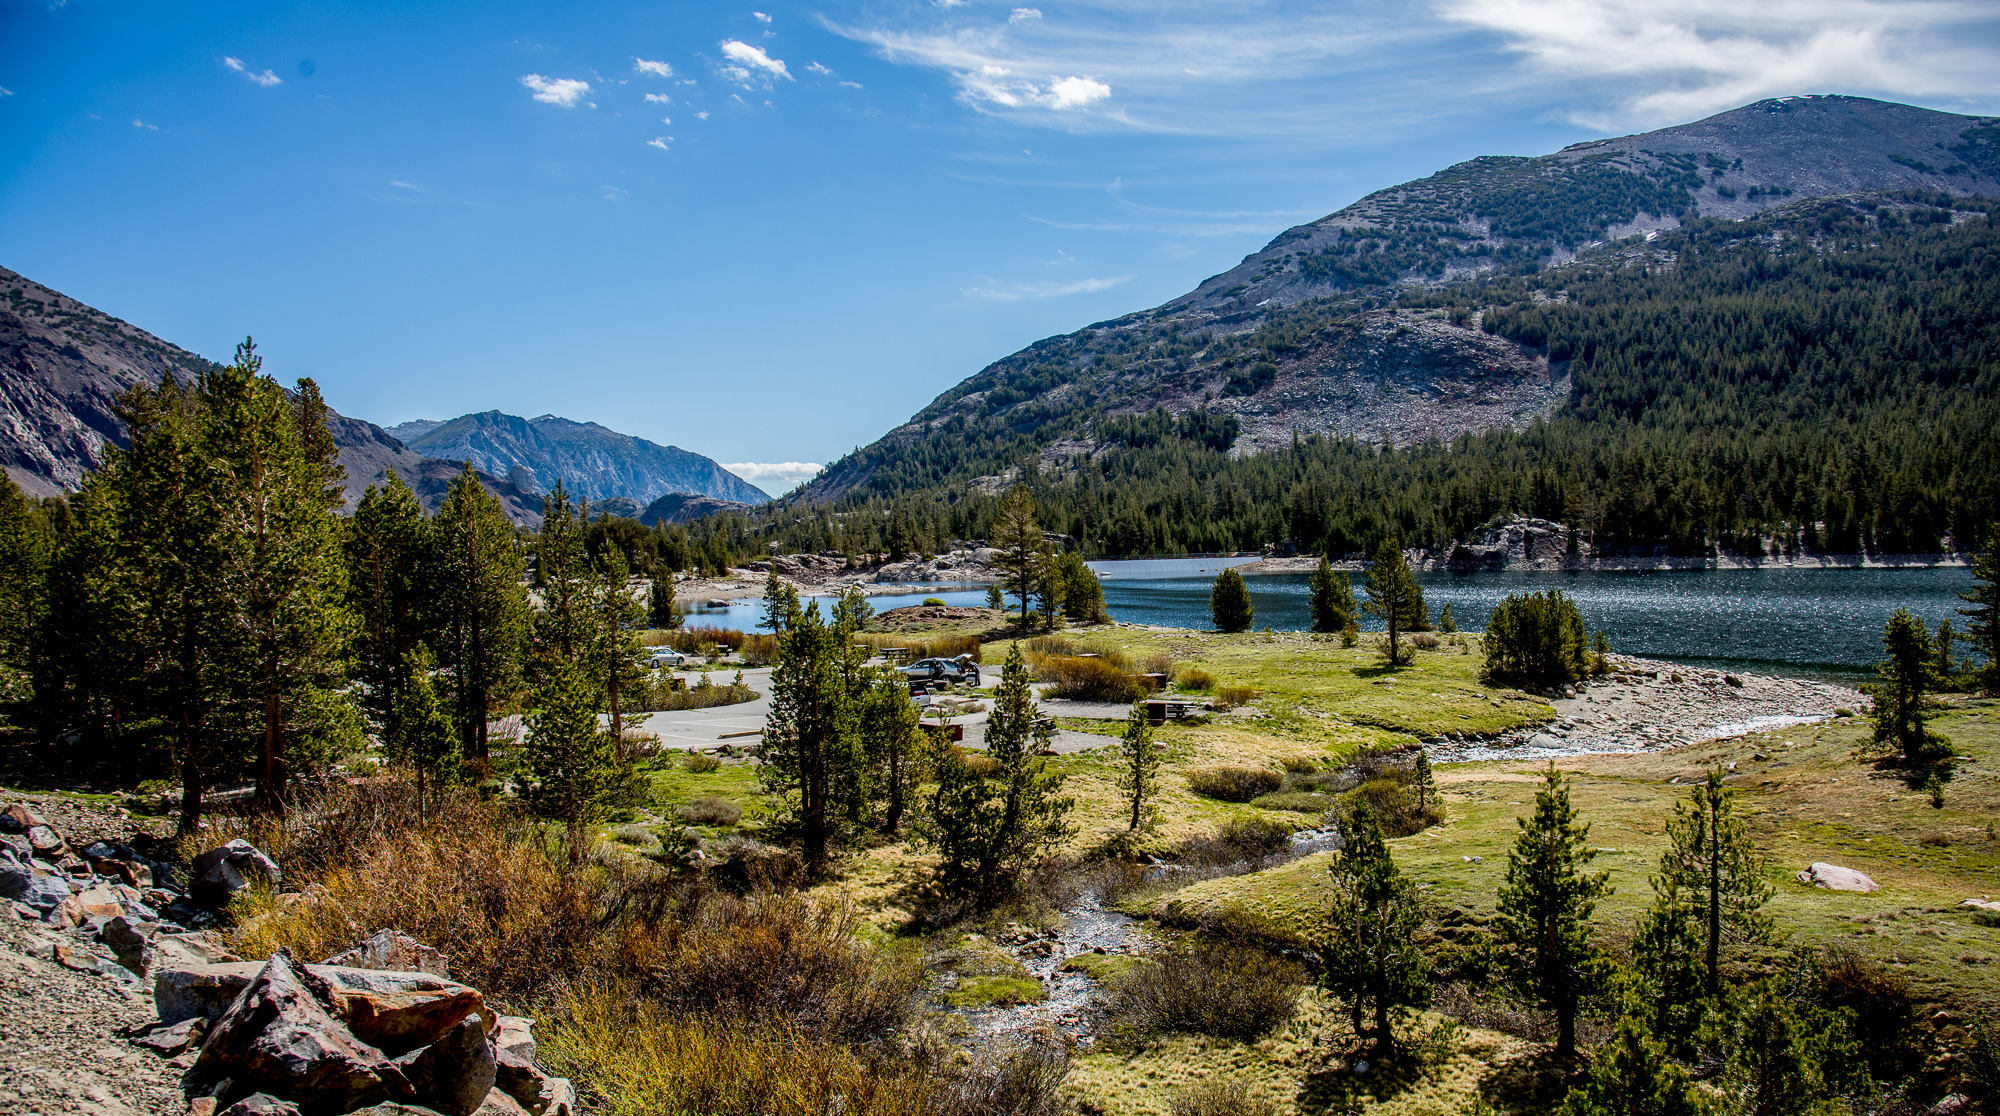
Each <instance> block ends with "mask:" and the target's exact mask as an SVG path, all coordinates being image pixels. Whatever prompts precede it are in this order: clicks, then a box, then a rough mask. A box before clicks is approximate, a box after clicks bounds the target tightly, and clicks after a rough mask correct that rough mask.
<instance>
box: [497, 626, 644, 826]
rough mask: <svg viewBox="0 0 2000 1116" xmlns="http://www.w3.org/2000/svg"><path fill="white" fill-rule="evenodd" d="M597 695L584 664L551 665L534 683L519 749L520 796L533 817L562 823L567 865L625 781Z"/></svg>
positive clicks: (561, 662) (598, 695) (616, 747)
mask: <svg viewBox="0 0 2000 1116" xmlns="http://www.w3.org/2000/svg"><path fill="white" fill-rule="evenodd" d="M602 694H603V690H602V689H601V687H599V686H598V684H597V679H595V678H593V677H591V675H590V672H589V670H588V668H587V665H586V664H580V663H573V662H564V661H560V660H558V661H556V662H554V663H552V664H550V665H549V666H548V667H547V668H546V669H544V670H543V671H542V673H541V677H540V679H539V681H538V682H537V683H536V685H535V692H534V703H535V712H534V713H533V714H531V715H530V716H529V717H528V738H527V742H526V744H525V745H524V747H523V749H522V753H523V758H524V760H525V761H526V762H525V763H524V765H523V769H524V776H523V778H522V785H521V797H522V798H524V799H525V800H526V801H527V802H528V805H529V807H530V808H531V809H533V810H534V811H535V812H536V813H537V814H540V815H541V816H543V817H545V818H552V819H555V820H557V821H560V822H562V823H563V829H564V833H565V834H566V836H567V842H566V843H567V846H568V849H569V862H570V863H571V864H579V863H581V862H582V861H583V856H584V853H586V852H587V851H589V840H590V827H591V826H592V825H594V824H596V823H598V822H600V821H602V820H603V818H604V814H605V811H606V808H607V807H608V806H609V804H610V802H611V799H612V796H613V795H614V794H615V793H616V792H617V790H618V788H619V787H620V786H622V785H623V783H624V777H623V770H622V767H621V765H620V763H619V758H618V741H617V738H615V737H613V736H612V735H611V734H610V733H609V732H607V731H605V730H604V729H602V728H600V727H599V726H598V723H597V717H598V714H599V713H601V712H602V711H603V704H602Z"/></svg>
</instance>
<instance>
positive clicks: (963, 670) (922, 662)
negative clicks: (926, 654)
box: [898, 659, 980, 689]
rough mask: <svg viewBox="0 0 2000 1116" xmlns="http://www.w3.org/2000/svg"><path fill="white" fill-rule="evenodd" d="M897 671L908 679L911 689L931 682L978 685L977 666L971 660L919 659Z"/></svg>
mask: <svg viewBox="0 0 2000 1116" xmlns="http://www.w3.org/2000/svg"><path fill="white" fill-rule="evenodd" d="M898 669H900V670H901V671H902V672H903V677H904V678H907V679H909V682H910V687H911V688H912V689H914V688H916V687H918V686H928V685H930V684H931V683H933V682H950V683H953V684H959V683H970V684H971V685H974V686H977V685H979V684H980V679H979V664H978V663H975V662H973V661H972V660H971V659H919V660H917V661H916V662H914V663H911V664H910V665H908V666H906V667H899V668H898Z"/></svg>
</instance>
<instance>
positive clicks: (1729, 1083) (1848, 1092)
mask: <svg viewBox="0 0 2000 1116" xmlns="http://www.w3.org/2000/svg"><path fill="white" fill-rule="evenodd" d="M1843 1016H1844V1013H1837V1012H1832V1011H1828V1010H1826V1009H1824V1008H1820V1007H1817V1006H1815V1005H1813V1004H1808V1003H1798V1002H1795V1001H1793V1000H1790V999H1788V998H1786V997H1785V996H1784V995H1783V994H1782V993H1781V992H1780V991H1779V989H1778V987H1777V982H1776V981H1774V980H1764V981H1759V982H1758V983H1757V984H1756V986H1755V987H1753V988H1752V989H1751V991H1750V994H1749V996H1748V997H1746V1002H1745V1003H1743V1004H1742V1006H1741V1007H1740V1008H1739V1009H1738V1010H1737V1011H1736V1012H1734V1013H1733V1016H1732V1018H1731V1019H1730V1021H1729V1027H1728V1029H1727V1030H1728V1033H1727V1037H1726V1040H1725V1043H1724V1045H1725V1046H1726V1048H1727V1049H1728V1051H1729V1062H1728V1065H1727V1066H1726V1067H1725V1069H1724V1071H1723V1073H1722V1076H1721V1084H1722V1085H1723V1087H1724V1089H1725V1090H1726V1091H1727V1092H1728V1093H1729V1094H1732V1095H1734V1096H1736V1097H1739V1098H1741V1101H1740V1103H1741V1108H1740V1109H1739V1111H1741V1112H1744V1113H1745V1114H1746V1116H1822V1114H1825V1113H1832V1112H1844V1111H1848V1110H1849V1106H1848V1105H1846V1104H1845V1103H1842V1102H1841V1101H1840V1100H1837V1099H1836V1098H1845V1097H1855V1096H1859V1095H1864V1094H1866V1093H1867V1092H1869V1091H1871V1083H1870V1082H1869V1080H1868V1070H1867V1065H1868V1062H1867V1059H1866V1058H1865V1057H1863V1056H1862V1051H1861V1044H1860V1043H1859V1042H1858V1041H1856V1040H1855V1038H1854V1035H1853V1033H1852V1030H1851V1028H1850V1027H1849V1025H1848V1019H1847V1018H1845V1017H1843Z"/></svg>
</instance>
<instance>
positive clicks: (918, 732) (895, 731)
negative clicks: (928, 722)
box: [861, 671, 925, 838]
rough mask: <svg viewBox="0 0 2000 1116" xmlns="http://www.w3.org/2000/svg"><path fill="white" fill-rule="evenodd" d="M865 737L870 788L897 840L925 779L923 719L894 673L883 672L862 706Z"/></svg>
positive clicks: (886, 828)
mask: <svg viewBox="0 0 2000 1116" xmlns="http://www.w3.org/2000/svg"><path fill="white" fill-rule="evenodd" d="M861 739H862V747H863V750H864V751H865V753H866V756H867V763H868V788H869V790H870V791H871V792H872V794H873V797H874V798H875V799H876V800H877V801H879V802H880V803H881V804H882V833H883V835H884V836H887V837H890V838H895V837H897V836H899V835H900V834H901V832H902V828H903V815H904V814H905V813H906V812H907V810H908V808H909V803H910V800H911V798H912V797H914V796H915V794H916V791H917V788H918V786H920V785H921V784H922V783H923V779H924V770H925V764H924V756H925V742H924V731H923V723H922V720H921V718H920V716H919V714H918V710H917V706H916V703H914V702H912V701H911V700H910V689H909V686H908V685H907V684H905V683H904V681H903V679H902V678H901V677H900V676H899V675H898V674H897V673H896V672H894V671H882V672H880V673H878V674H877V675H876V676H875V677H874V679H873V680H872V681H871V682H870V683H869V685H868V691H867V694H866V695H865V696H864V697H863V699H862V706H861Z"/></svg>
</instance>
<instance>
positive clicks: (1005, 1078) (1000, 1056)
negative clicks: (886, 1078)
mask: <svg viewBox="0 0 2000 1116" xmlns="http://www.w3.org/2000/svg"><path fill="white" fill-rule="evenodd" d="M1068 1076H1069V1052H1068V1051H1067V1050H1065V1049H1063V1048H1062V1047H1059V1046H1054V1045H1050V1044H1044V1043H1036V1042H1023V1043H1018V1044H1005V1045H1001V1046H998V1047H996V1048H993V1049H990V1050H988V1051H987V1052H986V1053H985V1054H983V1055H981V1056H979V1057H978V1058H975V1059H973V1061H972V1064H971V1065H969V1066H967V1067H966V1068H965V1069H964V1070H963V1071H962V1072H960V1073H959V1074H958V1077H957V1080H955V1081H953V1082H951V1083H950V1084H949V1085H947V1086H946V1087H945V1089H944V1096H943V1098H942V1103H941V1104H940V1105H939V1108H938V1116H1063V1114H1064V1113H1067V1112H1069V1111H1070V1108H1069V1105H1067V1104H1065V1103H1064V1102H1063V1101H1062V1098H1061V1096H1060V1092H1061V1090H1062V1083H1063V1079H1064V1078H1066V1077H1068Z"/></svg>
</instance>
